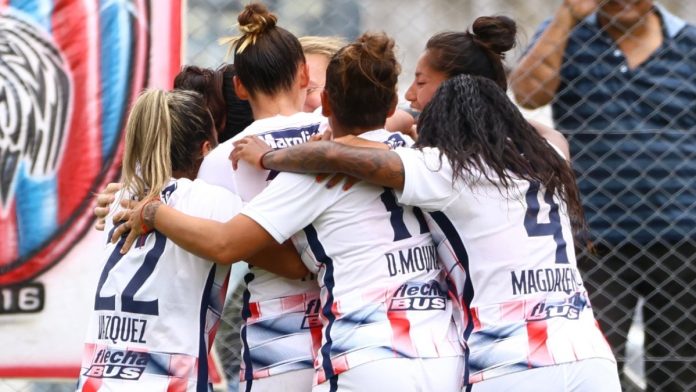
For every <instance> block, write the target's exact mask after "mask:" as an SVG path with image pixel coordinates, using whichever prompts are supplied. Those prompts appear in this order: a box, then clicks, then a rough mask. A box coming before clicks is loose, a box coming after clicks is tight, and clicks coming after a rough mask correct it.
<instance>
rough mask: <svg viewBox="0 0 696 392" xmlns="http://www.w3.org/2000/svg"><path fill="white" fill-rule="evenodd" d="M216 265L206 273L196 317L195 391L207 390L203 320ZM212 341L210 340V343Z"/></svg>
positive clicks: (206, 391)
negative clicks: (196, 363) (206, 277)
mask: <svg viewBox="0 0 696 392" xmlns="http://www.w3.org/2000/svg"><path fill="white" fill-rule="evenodd" d="M216 267H217V266H216V265H215V264H213V267H212V268H211V269H210V273H208V279H206V281H205V288H204V289H203V296H202V298H201V308H200V309H201V314H200V317H199V319H198V322H199V326H198V328H199V336H198V375H197V380H196V392H208V345H207V344H205V338H206V336H205V334H206V331H205V321H206V319H207V317H206V316H207V315H208V307H209V306H210V303H209V301H210V290H212V288H213V282H214V281H215V270H216V269H217V268H216ZM212 343H213V342H210V344H212Z"/></svg>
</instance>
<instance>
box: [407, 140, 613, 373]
mask: <svg viewBox="0 0 696 392" xmlns="http://www.w3.org/2000/svg"><path fill="white" fill-rule="evenodd" d="M396 152H397V153H398V154H399V156H400V157H401V160H402V162H403V165H404V171H405V184H404V190H403V192H401V193H398V192H397V196H398V200H399V202H401V203H404V204H408V205H413V206H419V207H420V208H422V209H423V210H424V211H430V212H429V213H428V214H426V216H427V217H428V224H429V227H430V230H431V232H432V233H433V239H434V240H435V243H436V244H437V247H438V254H439V255H440V260H441V261H442V262H443V263H444V264H445V265H446V269H447V271H448V274H449V277H448V279H449V280H450V281H451V282H452V283H453V285H454V287H456V292H457V296H458V298H459V299H460V309H461V317H460V318H459V321H460V333H461V336H462V338H463V339H465V340H466V341H467V343H468V349H467V350H470V351H469V352H468V353H467V354H468V372H467V373H468V374H467V375H466V377H467V378H466V379H465V381H467V380H468V383H475V382H477V381H481V380H485V379H490V378H492V377H496V376H500V375H503V374H508V373H512V372H517V371H521V370H527V369H530V368H536V367H542V366H550V365H554V364H560V363H566V362H573V361H579V360H582V359H587V358H606V359H610V360H612V361H614V357H613V355H612V352H611V350H610V348H609V345H608V344H607V342H606V340H605V339H604V336H603V335H602V333H601V331H600V330H599V327H598V325H597V322H596V321H595V319H594V315H593V313H592V309H591V306H590V302H589V300H588V297H587V291H585V288H584V286H583V282H582V279H581V277H580V274H579V272H578V269H577V266H576V260H575V251H574V248H573V238H572V233H571V227H570V222H569V219H568V215H567V212H566V206H565V204H564V203H562V202H561V201H560V200H559V198H558V196H557V195H552V194H550V193H549V192H547V191H545V190H544V189H543V188H540V187H539V185H538V184H534V183H529V182H528V181H523V180H516V181H514V186H515V187H516V189H510V190H509V191H506V190H505V189H503V188H502V186H501V189H503V190H502V191H501V190H499V189H498V188H496V187H495V185H493V184H492V183H491V182H489V181H488V180H487V179H486V178H485V176H483V175H480V174H479V175H477V174H470V175H467V176H471V177H469V178H466V182H467V183H465V180H462V179H458V180H457V181H456V182H455V183H454V184H453V183H452V167H451V166H450V164H449V161H448V160H447V157H445V156H443V157H442V161H440V151H439V150H438V149H436V148H424V149H423V150H416V149H407V148H401V149H397V150H396ZM488 175H489V177H490V178H492V179H493V180H494V181H497V177H495V174H494V173H488Z"/></svg>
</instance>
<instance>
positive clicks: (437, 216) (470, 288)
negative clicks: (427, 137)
mask: <svg viewBox="0 0 696 392" xmlns="http://www.w3.org/2000/svg"><path fill="white" fill-rule="evenodd" d="M430 216H431V217H432V218H433V220H434V221H435V223H437V225H438V226H439V227H440V230H442V233H443V234H444V235H445V238H447V240H448V241H449V242H450V245H451V246H452V250H454V254H455V255H456V256H457V260H458V261H459V264H461V265H462V267H463V268H464V272H465V273H466V282H464V292H463V293H462V297H463V298H462V302H463V306H464V312H466V318H467V323H466V327H464V340H465V341H466V340H468V339H469V336H470V335H471V331H472V330H473V329H474V322H473V317H472V314H471V308H470V306H469V305H470V304H471V302H472V301H473V299H474V285H473V284H472V283H471V274H469V254H468V253H467V251H466V247H465V246H464V242H463V241H462V238H461V237H460V236H459V233H458V232H457V228H456V227H454V224H453V223H452V221H450V220H449V218H447V216H446V215H445V214H444V213H443V212H441V211H435V212H431V213H430ZM469 353H470V350H469V345H468V344H466V345H465V346H464V383H465V385H466V384H468V383H469Z"/></svg>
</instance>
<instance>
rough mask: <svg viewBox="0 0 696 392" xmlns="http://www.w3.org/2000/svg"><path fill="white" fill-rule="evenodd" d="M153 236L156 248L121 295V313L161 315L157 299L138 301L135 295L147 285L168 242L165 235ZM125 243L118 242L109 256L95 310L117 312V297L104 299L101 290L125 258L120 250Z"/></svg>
mask: <svg viewBox="0 0 696 392" xmlns="http://www.w3.org/2000/svg"><path fill="white" fill-rule="evenodd" d="M152 234H154V235H155V244H154V246H153V247H152V249H150V250H149V251H148V252H147V253H146V254H145V259H144V260H143V263H142V264H141V265H140V268H138V270H137V271H135V275H133V278H131V280H130V281H129V282H128V284H127V285H126V287H125V289H124V290H123V292H122V293H121V311H123V312H129V313H138V314H149V315H154V316H156V315H158V314H159V309H158V303H157V300H156V299H155V300H152V301H138V300H136V299H135V294H136V293H137V292H138V290H140V288H141V287H142V286H143V284H145V281H146V280H147V279H148V278H149V277H150V275H152V272H153V271H154V270H155V267H156V266H157V262H158V261H159V259H160V256H162V252H163V251H164V245H165V244H166V242H167V237H165V236H164V235H163V234H160V233H159V232H156V231H155V232H153V233H152ZM124 241H125V237H123V238H122V239H121V240H120V241H119V242H118V244H117V245H116V247H115V248H114V251H113V253H111V256H109V260H108V261H107V262H106V265H105V266H104V270H103V271H102V273H101V276H100V277H99V284H98V285H97V294H96V297H95V298H94V310H116V296H115V295H112V296H109V297H102V296H101V290H102V287H103V286H104V283H105V282H106V280H107V279H108V278H109V272H111V270H112V269H113V268H114V266H116V264H117V263H118V262H119V261H120V260H121V257H123V255H122V254H121V252H119V250H120V249H121V246H122V245H123V242H124Z"/></svg>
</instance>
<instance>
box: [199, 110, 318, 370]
mask: <svg viewBox="0 0 696 392" xmlns="http://www.w3.org/2000/svg"><path fill="white" fill-rule="evenodd" d="M326 124H327V120H326V118H325V117H323V116H321V115H317V114H314V113H303V112H300V113H296V114H293V115H291V116H280V115H278V116H274V117H269V118H265V119H261V120H257V121H254V122H253V123H252V124H251V125H249V126H248V127H247V128H246V129H245V130H244V131H242V132H241V133H239V134H238V135H236V136H235V137H234V138H232V139H230V140H228V141H226V142H224V143H222V144H220V145H219V146H217V147H216V148H215V149H214V150H213V151H211V152H210V153H209V154H208V155H207V156H206V157H205V159H204V160H203V164H202V165H201V168H200V170H199V172H198V178H200V179H203V180H205V181H206V182H209V183H212V184H216V185H220V186H223V187H225V188H227V189H229V190H231V191H232V192H234V193H236V194H238V195H240V197H241V198H242V200H243V201H244V202H248V201H249V200H251V199H252V198H253V197H254V196H256V195H257V194H258V193H259V192H261V191H262V190H263V189H264V188H265V187H266V186H267V185H268V184H269V183H270V182H271V180H272V179H273V178H275V176H276V175H277V174H278V173H277V172H275V171H268V170H259V169H256V168H254V167H253V166H251V165H249V164H247V163H246V162H243V161H241V162H239V166H238V168H237V170H233V169H232V163H231V162H230V160H229V155H230V153H231V152H232V149H233V148H234V146H233V143H234V142H235V141H237V140H239V139H241V138H243V137H245V136H252V135H255V136H258V137H260V138H261V139H263V140H264V141H265V142H266V143H268V145H269V146H271V147H272V148H274V149H280V148H285V147H289V146H291V145H295V144H300V143H304V142H306V141H308V140H309V138H310V137H311V136H312V135H314V134H317V133H319V132H323V131H324V130H325V128H326ZM279 201H282V197H281V198H280V200H279ZM293 243H294V244H295V246H296V248H297V250H298V252H299V253H300V254H301V255H302V257H303V258H309V259H313V256H312V254H311V252H310V251H309V250H308V249H309V247H308V245H307V242H306V241H303V236H302V235H300V236H298V237H297V238H293ZM244 282H245V284H246V286H247V290H246V291H245V293H244V297H243V300H244V303H243V305H242V318H243V319H244V321H245V326H243V327H242V330H241V340H242V363H241V372H240V377H241V380H242V381H245V380H247V381H248V380H253V379H259V378H264V377H268V376H272V375H276V374H281V373H285V372H289V371H293V370H301V369H311V368H312V366H313V362H314V357H315V355H316V348H317V347H318V345H319V343H320V340H319V332H320V330H319V329H318V328H319V324H318V323H317V321H316V320H317V312H318V303H319V300H318V298H319V287H318V286H317V284H316V280H315V279H314V277H312V276H308V277H307V278H305V279H302V280H299V279H298V280H295V279H286V278H283V277H281V276H278V275H276V274H273V273H271V272H268V271H266V270H264V269H261V268H254V267H253V266H250V270H249V273H248V274H246V276H245V277H244ZM312 328H314V329H315V330H316V332H315V333H314V340H312V339H313V335H312Z"/></svg>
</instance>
